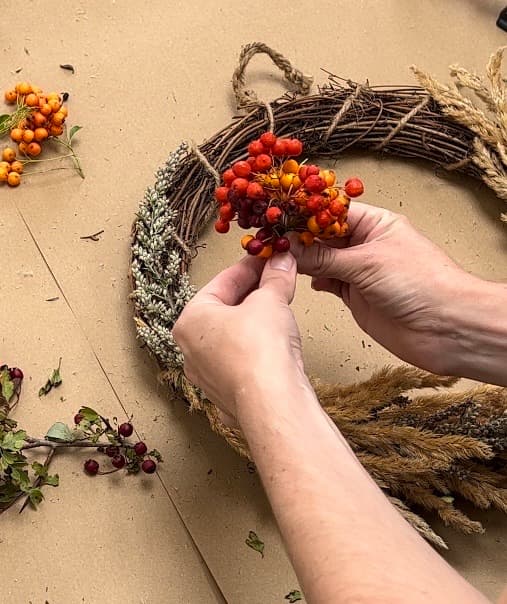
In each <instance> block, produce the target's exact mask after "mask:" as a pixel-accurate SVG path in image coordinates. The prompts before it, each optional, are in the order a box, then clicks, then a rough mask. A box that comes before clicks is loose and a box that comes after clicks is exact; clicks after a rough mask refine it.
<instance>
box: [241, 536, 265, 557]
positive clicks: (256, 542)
mask: <svg viewBox="0 0 507 604" xmlns="http://www.w3.org/2000/svg"><path fill="white" fill-rule="evenodd" d="M245 543H246V544H247V545H248V547H251V548H252V549H253V550H255V551H256V552H259V554H260V555H261V556H262V557H263V558H264V542H263V541H261V540H260V539H259V537H258V536H257V533H254V531H250V532H249V533H248V537H247V538H246V539H245Z"/></svg>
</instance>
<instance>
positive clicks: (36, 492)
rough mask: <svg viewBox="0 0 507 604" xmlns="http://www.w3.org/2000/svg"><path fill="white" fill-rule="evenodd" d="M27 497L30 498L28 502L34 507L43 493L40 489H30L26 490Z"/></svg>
mask: <svg viewBox="0 0 507 604" xmlns="http://www.w3.org/2000/svg"><path fill="white" fill-rule="evenodd" d="M28 497H29V499H30V503H31V504H32V505H33V507H34V508H36V507H37V505H38V504H39V503H40V502H41V501H42V500H43V499H44V495H43V494H42V491H41V490H40V489H35V488H34V489H30V490H29V491H28Z"/></svg>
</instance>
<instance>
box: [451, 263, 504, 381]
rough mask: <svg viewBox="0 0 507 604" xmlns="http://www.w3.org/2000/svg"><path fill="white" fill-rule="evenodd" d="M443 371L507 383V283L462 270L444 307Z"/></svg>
mask: <svg viewBox="0 0 507 604" xmlns="http://www.w3.org/2000/svg"><path fill="white" fill-rule="evenodd" d="M446 323H447V325H448V326H449V329H448V331H447V333H446V335H445V341H446V344H445V345H444V348H443V350H442V354H444V355H445V356H446V359H447V361H446V365H447V367H448V368H447V369H446V371H445V372H446V373H449V374H451V375H457V376H460V377H467V378H471V379H476V380H479V381H483V382H490V383H493V384H498V385H503V386H505V385H507V283H495V282H492V281H485V280H482V279H479V278H478V277H474V276H472V275H467V274H465V275H464V277H463V280H462V281H461V282H460V283H459V285H458V286H457V287H456V288H455V292H454V297H453V299H452V303H451V304H449V307H448V309H447V316H446Z"/></svg>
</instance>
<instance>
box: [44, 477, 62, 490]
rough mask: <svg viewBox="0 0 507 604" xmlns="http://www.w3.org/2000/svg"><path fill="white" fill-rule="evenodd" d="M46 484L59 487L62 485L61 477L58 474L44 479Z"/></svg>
mask: <svg viewBox="0 0 507 604" xmlns="http://www.w3.org/2000/svg"><path fill="white" fill-rule="evenodd" d="M44 484H48V485H49V486H50V487H57V486H58V485H59V484H60V477H59V476H58V474H54V475H53V476H51V475H49V474H48V476H46V477H45V478H44Z"/></svg>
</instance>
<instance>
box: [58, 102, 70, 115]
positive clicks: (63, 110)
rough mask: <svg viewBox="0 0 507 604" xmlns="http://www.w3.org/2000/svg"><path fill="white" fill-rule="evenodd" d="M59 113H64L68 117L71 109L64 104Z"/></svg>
mask: <svg viewBox="0 0 507 604" xmlns="http://www.w3.org/2000/svg"><path fill="white" fill-rule="evenodd" d="M59 113H62V114H63V116H64V117H67V116H68V115H69V110H68V109H67V107H65V105H62V106H61V107H60V111H59Z"/></svg>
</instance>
